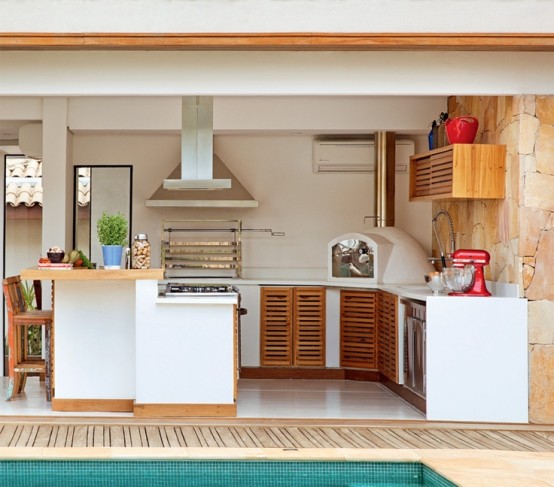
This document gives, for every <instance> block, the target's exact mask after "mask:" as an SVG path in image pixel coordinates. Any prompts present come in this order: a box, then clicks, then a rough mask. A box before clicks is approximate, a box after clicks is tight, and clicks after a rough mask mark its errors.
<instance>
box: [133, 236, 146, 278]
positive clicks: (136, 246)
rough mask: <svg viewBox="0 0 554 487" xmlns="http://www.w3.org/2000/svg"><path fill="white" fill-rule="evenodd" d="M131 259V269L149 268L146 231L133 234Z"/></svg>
mask: <svg viewBox="0 0 554 487" xmlns="http://www.w3.org/2000/svg"><path fill="white" fill-rule="evenodd" d="M131 261H132V268H133V269H150V242H148V235H146V233H139V234H137V235H135V240H134V241H133V245H132V247H131Z"/></svg>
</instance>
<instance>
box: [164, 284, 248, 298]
mask: <svg viewBox="0 0 554 487" xmlns="http://www.w3.org/2000/svg"><path fill="white" fill-rule="evenodd" d="M186 294H194V295H195V296H202V295H213V294H218V295H219V296H231V295H236V294H239V290H238V288H237V287H236V286H229V285H227V284H182V283H175V282H169V283H167V284H166V286H165V292H164V296H165V297H176V296H183V295H186Z"/></svg>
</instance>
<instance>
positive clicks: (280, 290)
mask: <svg viewBox="0 0 554 487" xmlns="http://www.w3.org/2000/svg"><path fill="white" fill-rule="evenodd" d="M260 327H261V330H260V332H261V337H260V345H261V350H260V363H261V365H265V366H285V367H286V366H290V365H292V288H290V287H262V288H261V304H260Z"/></svg>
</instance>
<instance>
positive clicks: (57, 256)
mask: <svg viewBox="0 0 554 487" xmlns="http://www.w3.org/2000/svg"><path fill="white" fill-rule="evenodd" d="M46 255H47V256H48V259H50V262H52V264H59V263H60V262H61V261H62V260H63V258H64V256H65V252H64V251H63V250H62V249H61V248H60V247H58V246H54V247H50V248H49V249H48V252H46Z"/></svg>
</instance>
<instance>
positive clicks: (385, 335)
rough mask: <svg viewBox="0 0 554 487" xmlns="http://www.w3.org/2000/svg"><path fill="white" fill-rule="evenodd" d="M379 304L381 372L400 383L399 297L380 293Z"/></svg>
mask: <svg viewBox="0 0 554 487" xmlns="http://www.w3.org/2000/svg"><path fill="white" fill-rule="evenodd" d="M378 304H379V306H378V325H377V336H378V365H379V372H381V374H383V375H384V376H385V377H387V378H388V379H390V380H392V381H394V382H396V383H398V331H397V326H396V324H397V320H398V296H396V295H395V294H391V293H387V292H385V291H380V292H379V296H378Z"/></svg>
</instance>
